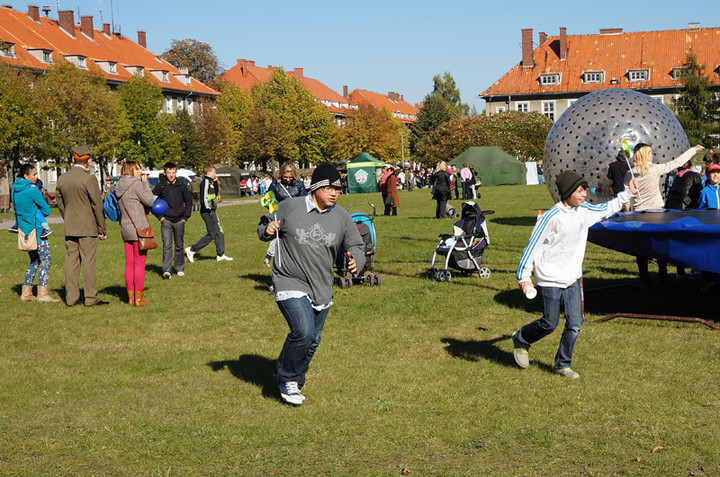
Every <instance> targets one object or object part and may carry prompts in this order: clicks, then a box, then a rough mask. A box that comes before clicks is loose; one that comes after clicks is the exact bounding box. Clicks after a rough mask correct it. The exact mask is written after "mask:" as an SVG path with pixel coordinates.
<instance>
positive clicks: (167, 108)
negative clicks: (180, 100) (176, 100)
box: [165, 96, 175, 113]
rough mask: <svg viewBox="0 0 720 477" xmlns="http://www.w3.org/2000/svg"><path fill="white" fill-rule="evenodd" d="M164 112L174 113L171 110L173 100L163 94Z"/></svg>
mask: <svg viewBox="0 0 720 477" xmlns="http://www.w3.org/2000/svg"><path fill="white" fill-rule="evenodd" d="M165 112H166V113H174V112H175V111H174V110H173V100H172V97H171V96H165Z"/></svg>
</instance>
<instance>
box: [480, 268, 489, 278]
mask: <svg viewBox="0 0 720 477" xmlns="http://www.w3.org/2000/svg"><path fill="white" fill-rule="evenodd" d="M478 275H480V278H482V279H484V280H487V279H488V278H490V269H489V268H488V267H480V270H478Z"/></svg>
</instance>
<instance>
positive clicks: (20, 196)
mask: <svg viewBox="0 0 720 477" xmlns="http://www.w3.org/2000/svg"><path fill="white" fill-rule="evenodd" d="M37 177H38V175H37V169H36V168H35V166H33V165H31V164H24V165H22V166H20V173H19V174H18V177H17V180H16V181H15V184H13V188H12V201H13V207H14V209H15V220H16V221H17V225H18V229H19V233H22V234H30V233H32V231H33V229H35V234H36V236H37V243H38V248H37V250H30V251H29V252H28V255H30V265H28V268H27V272H25V282H24V283H23V286H22V294H21V295H20V301H39V302H59V301H60V300H57V299H55V298H53V297H51V296H50V295H49V294H48V278H49V273H50V244H49V243H48V240H47V236H45V238H42V235H41V234H42V221H41V220H38V217H37V215H38V211H40V213H41V214H42V215H43V216H44V217H47V216H48V215H50V207H49V206H48V204H47V202H45V199H44V198H43V196H42V192H40V190H39V189H38V188H37V187H36V186H35V181H36V180H37ZM38 271H39V273H38ZM36 274H37V275H38V287H37V298H36V297H35V296H34V295H33V292H32V287H33V281H34V280H35V275H36Z"/></svg>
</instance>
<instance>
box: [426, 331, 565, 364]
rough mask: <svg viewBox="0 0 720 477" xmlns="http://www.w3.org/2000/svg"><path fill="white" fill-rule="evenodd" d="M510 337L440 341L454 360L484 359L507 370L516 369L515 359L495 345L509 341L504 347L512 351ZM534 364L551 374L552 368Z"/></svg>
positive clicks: (535, 362) (510, 353)
mask: <svg viewBox="0 0 720 477" xmlns="http://www.w3.org/2000/svg"><path fill="white" fill-rule="evenodd" d="M511 338H512V337H511V335H503V336H499V337H497V338H493V339H491V340H484V341H477V340H468V341H462V340H456V339H455V338H443V339H442V340H440V341H442V342H443V343H445V344H446V345H447V346H446V347H445V351H447V352H448V354H449V355H450V356H453V357H455V358H460V359H464V360H467V361H478V360H480V359H485V360H488V361H494V362H496V363H498V364H501V365H503V366H506V367H508V368H517V367H518V366H517V364H515V358H514V357H513V354H512V351H507V350H505V349H502V348H499V347H498V346H497V345H496V343H499V342H501V341H509V343H508V344H507V345H506V347H507V348H508V349H512V341H511ZM534 364H535V365H537V367H538V368H540V369H542V370H543V371H546V372H548V373H552V372H553V367H552V366H551V365H549V364H545V363H541V362H538V361H534Z"/></svg>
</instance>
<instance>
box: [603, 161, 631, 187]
mask: <svg viewBox="0 0 720 477" xmlns="http://www.w3.org/2000/svg"><path fill="white" fill-rule="evenodd" d="M629 170H630V166H628V163H627V161H626V160H625V158H617V159H616V160H615V162H613V163H612V164H610V167H608V173H607V177H608V179H610V180H611V181H612V191H613V195H618V194H619V193H620V192H622V191H624V190H625V174H627V171H629Z"/></svg>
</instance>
